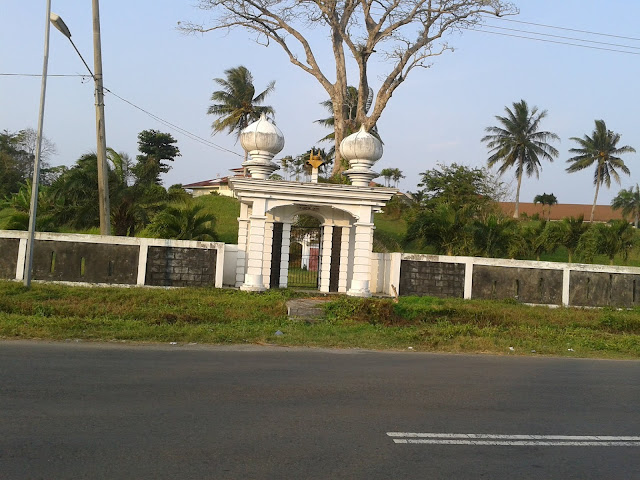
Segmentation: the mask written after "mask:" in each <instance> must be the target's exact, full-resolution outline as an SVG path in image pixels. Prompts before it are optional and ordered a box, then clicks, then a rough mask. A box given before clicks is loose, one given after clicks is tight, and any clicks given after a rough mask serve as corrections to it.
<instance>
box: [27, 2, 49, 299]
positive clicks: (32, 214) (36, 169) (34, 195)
mask: <svg viewBox="0 0 640 480" xmlns="http://www.w3.org/2000/svg"><path fill="white" fill-rule="evenodd" d="M50 17H51V0H47V19H46V21H45V27H44V61H43V65H42V81H41V84H40V111H39V113H38V133H37V135H36V158H35V159H34V160H33V179H32V180H31V182H32V183H31V205H30V207H29V234H28V237H27V252H26V253H27V255H26V258H25V264H24V273H23V281H24V286H25V287H27V288H29V287H31V275H32V270H33V268H32V267H33V246H34V238H35V232H36V215H37V213H38V184H39V183H40V153H41V150H42V125H43V123H44V97H45V94H46V93H47V69H48V66H49V30H50V25H49V18H50Z"/></svg>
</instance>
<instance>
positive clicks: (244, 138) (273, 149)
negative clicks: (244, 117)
mask: <svg viewBox="0 0 640 480" xmlns="http://www.w3.org/2000/svg"><path fill="white" fill-rule="evenodd" d="M240 144H241V145H242V148H244V149H245V150H246V151H247V152H255V151H260V152H268V153H271V154H272V155H276V154H277V153H279V152H280V151H281V150H282V149H283V148H284V135H282V132H281V131H280V129H279V128H278V127H276V126H275V125H274V124H273V123H271V122H270V121H269V120H267V117H266V116H265V114H264V113H263V114H262V115H260V118H259V119H258V120H256V121H255V122H253V123H251V124H250V125H248V126H247V128H245V129H244V130H242V133H241V134H240Z"/></svg>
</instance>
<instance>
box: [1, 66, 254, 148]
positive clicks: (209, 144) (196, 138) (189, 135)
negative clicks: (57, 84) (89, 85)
mask: <svg viewBox="0 0 640 480" xmlns="http://www.w3.org/2000/svg"><path fill="white" fill-rule="evenodd" d="M0 76H4V77H41V76H42V75H41V74H39V73H0ZM47 76H49V77H90V75H87V74H57V75H55V74H52V75H47ZM103 89H104V91H105V92H108V93H110V94H111V95H113V96H114V97H116V98H118V99H120V100H121V101H123V102H125V103H127V104H128V105H130V106H132V107H134V108H136V109H138V110H140V111H141V112H143V113H144V114H146V115H148V116H150V117H151V118H153V119H154V120H156V121H158V122H160V123H162V124H163V125H165V126H166V127H169V128H171V129H173V130H175V131H177V132H179V133H181V134H182V135H184V136H186V137H187V138H189V139H191V140H194V141H196V142H199V143H201V144H203V145H206V146H207V147H210V148H214V149H216V150H219V151H223V152H227V153H232V154H233V155H236V156H238V157H240V158H244V157H243V155H240V154H239V153H238V152H234V151H233V150H229V149H228V148H225V147H222V146H220V145H218V144H216V143H214V142H212V141H210V140H207V139H205V138H202V137H200V136H198V135H196V134H195V133H192V132H190V131H189V130H186V129H184V128H182V127H179V126H178V125H175V124H173V123H171V122H169V121H168V120H165V119H164V118H161V117H159V116H157V115H155V114H153V113H151V112H149V111H148V110H145V109H144V108H142V107H139V106H138V105H136V104H135V103H133V102H131V101H129V100H127V99H126V98H123V97H121V96H120V95H118V94H117V93H115V92H113V91H111V90H109V89H108V88H106V87H103Z"/></svg>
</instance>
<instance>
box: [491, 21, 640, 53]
mask: <svg viewBox="0 0 640 480" xmlns="http://www.w3.org/2000/svg"><path fill="white" fill-rule="evenodd" d="M483 27H489V28H496V29H498V30H507V31H510V32H520V33H526V34H529V35H540V36H543V37H551V38H561V39H563V40H575V41H578V42H584V43H595V44H597V45H608V46H610V47H622V48H630V49H632V50H640V47H634V46H633V45H625V44H620V43H609V42H599V41H597V40H587V39H583V38H577V37H565V36H564V35H553V34H551V33H541V32H535V31H532V30H520V29H517V28H508V27H498V26H497V25H482V27H480V28H483Z"/></svg>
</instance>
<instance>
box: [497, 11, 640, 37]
mask: <svg viewBox="0 0 640 480" xmlns="http://www.w3.org/2000/svg"><path fill="white" fill-rule="evenodd" d="M489 17H490V18H492V19H495V20H501V21H503V22H513V23H522V24H524V25H534V26H536V27H543V28H553V29H556V30H565V31H568V32H576V33H586V34H588V35H598V36H600V37H611V38H620V39H623V40H633V41H635V42H640V38H638V37H627V36H624V35H614V34H611V33H601V32H592V31H589V30H579V29H576V28H570V27H558V26H556V25H548V24H544V23H534V22H526V21H524V20H514V19H513V18H505V17H496V16H494V15H490V16H489Z"/></svg>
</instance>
